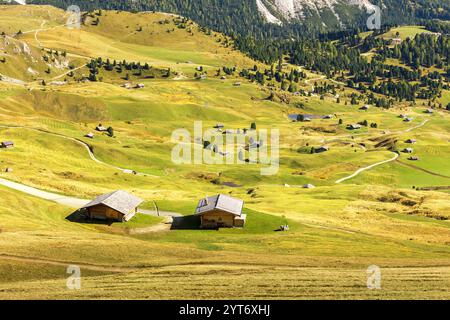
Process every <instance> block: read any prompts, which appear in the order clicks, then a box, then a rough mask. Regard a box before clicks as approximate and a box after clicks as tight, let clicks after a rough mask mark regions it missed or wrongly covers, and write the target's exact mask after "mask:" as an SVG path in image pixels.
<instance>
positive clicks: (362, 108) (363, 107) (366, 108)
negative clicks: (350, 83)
mask: <svg viewBox="0 0 450 320" xmlns="http://www.w3.org/2000/svg"><path fill="white" fill-rule="evenodd" d="M359 110H365V111H367V110H369V106H368V105H367V104H366V105H365V106H362V107H361V108H359Z"/></svg>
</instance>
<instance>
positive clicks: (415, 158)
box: [408, 156, 419, 161]
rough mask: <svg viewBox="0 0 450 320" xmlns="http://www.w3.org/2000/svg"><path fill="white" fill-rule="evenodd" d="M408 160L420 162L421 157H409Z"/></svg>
mask: <svg viewBox="0 0 450 320" xmlns="http://www.w3.org/2000/svg"><path fill="white" fill-rule="evenodd" d="M408 160H411V161H418V160H419V157H416V156H413V157H409V158H408Z"/></svg>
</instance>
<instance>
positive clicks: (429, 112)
mask: <svg viewBox="0 0 450 320" xmlns="http://www.w3.org/2000/svg"><path fill="white" fill-rule="evenodd" d="M433 112H434V110H433V109H430V108H428V109H427V110H425V113H428V114H432V113H433Z"/></svg>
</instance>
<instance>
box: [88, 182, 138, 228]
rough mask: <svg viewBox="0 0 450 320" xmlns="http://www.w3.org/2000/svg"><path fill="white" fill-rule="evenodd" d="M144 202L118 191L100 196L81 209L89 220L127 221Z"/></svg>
mask: <svg viewBox="0 0 450 320" xmlns="http://www.w3.org/2000/svg"><path fill="white" fill-rule="evenodd" d="M143 201H144V200H142V199H140V198H138V197H135V196H133V195H131V194H129V193H127V192H125V191H122V190H118V191H114V192H111V193H107V194H104V195H101V196H99V197H97V198H96V199H94V200H93V201H91V202H89V203H88V204H87V205H85V206H84V207H83V208H82V209H85V210H86V216H87V217H88V218H89V219H100V220H115V221H120V222H124V221H128V220H130V219H131V218H132V217H133V216H134V215H135V214H136V212H137V207H138V206H139V205H140V204H141V203H142V202H143Z"/></svg>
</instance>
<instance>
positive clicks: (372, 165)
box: [336, 152, 399, 183]
mask: <svg viewBox="0 0 450 320" xmlns="http://www.w3.org/2000/svg"><path fill="white" fill-rule="evenodd" d="M393 153H394V154H395V155H394V157H393V158H391V159H388V160H384V161H380V162H377V163H374V164H371V165H370V166H367V167H364V168H361V169H358V170H356V171H355V172H354V173H353V174H351V175H349V176H348V177H345V178H341V179H339V180H336V183H341V182H344V181H346V180H349V179H352V178H354V177H356V176H357V175H358V174H360V173H361V172H364V171H366V170H370V169H372V168H374V167H377V166H380V165H382V164H385V163H388V162H392V161H395V160H397V158H398V157H399V154H398V153H395V152H393Z"/></svg>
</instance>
